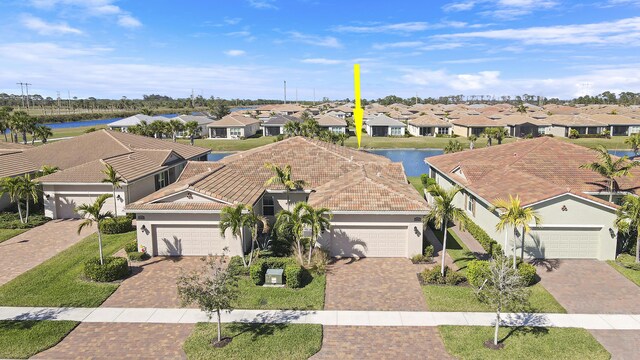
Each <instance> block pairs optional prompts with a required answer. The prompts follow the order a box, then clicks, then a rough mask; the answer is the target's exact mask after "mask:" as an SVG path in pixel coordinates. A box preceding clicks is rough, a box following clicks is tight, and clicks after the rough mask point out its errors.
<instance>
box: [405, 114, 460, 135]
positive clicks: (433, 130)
mask: <svg viewBox="0 0 640 360" xmlns="http://www.w3.org/2000/svg"><path fill="white" fill-rule="evenodd" d="M407 124H408V127H407V130H408V131H409V134H411V135H413V136H437V135H451V128H452V126H451V124H450V123H449V122H448V121H445V120H442V119H441V118H439V117H437V116H435V115H434V114H424V115H422V116H419V117H417V118H415V119H411V120H409V121H408V122H407Z"/></svg>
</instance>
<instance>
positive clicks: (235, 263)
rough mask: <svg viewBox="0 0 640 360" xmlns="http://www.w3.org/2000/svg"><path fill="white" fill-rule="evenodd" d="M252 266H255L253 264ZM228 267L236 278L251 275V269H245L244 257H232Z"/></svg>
mask: <svg viewBox="0 0 640 360" xmlns="http://www.w3.org/2000/svg"><path fill="white" fill-rule="evenodd" d="M251 265H252V266H253V264H251ZM227 266H228V269H229V272H231V273H232V274H233V275H234V276H241V275H245V276H246V275H249V269H247V268H245V267H244V264H242V257H240V256H238V255H236V256H232V257H231V259H230V260H229V264H228V265H227Z"/></svg>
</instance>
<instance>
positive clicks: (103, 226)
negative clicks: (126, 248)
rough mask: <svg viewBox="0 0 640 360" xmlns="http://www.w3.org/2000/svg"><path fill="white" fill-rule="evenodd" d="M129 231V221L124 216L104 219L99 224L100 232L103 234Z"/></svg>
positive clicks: (130, 227)
mask: <svg viewBox="0 0 640 360" xmlns="http://www.w3.org/2000/svg"><path fill="white" fill-rule="evenodd" d="M131 229H132V225H131V219H130V218H128V217H126V216H118V217H117V218H113V219H106V220H104V221H102V222H101V223H100V231H101V232H102V233H103V234H122V233H126V232H129V231H131Z"/></svg>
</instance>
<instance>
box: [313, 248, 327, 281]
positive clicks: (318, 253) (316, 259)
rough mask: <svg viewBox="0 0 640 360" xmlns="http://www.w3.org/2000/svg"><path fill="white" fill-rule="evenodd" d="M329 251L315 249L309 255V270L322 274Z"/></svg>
mask: <svg viewBox="0 0 640 360" xmlns="http://www.w3.org/2000/svg"><path fill="white" fill-rule="evenodd" d="M329 258H330V256H329V252H328V251H327V250H324V249H320V248H318V249H316V250H315V251H314V252H313V256H312V257H311V271H313V272H314V273H315V274H317V275H324V274H325V273H326V272H327V265H328V264H329Z"/></svg>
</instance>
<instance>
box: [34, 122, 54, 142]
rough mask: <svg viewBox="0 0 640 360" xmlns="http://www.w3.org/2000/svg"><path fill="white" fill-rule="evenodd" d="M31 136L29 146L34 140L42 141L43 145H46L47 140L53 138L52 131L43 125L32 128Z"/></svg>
mask: <svg viewBox="0 0 640 360" xmlns="http://www.w3.org/2000/svg"><path fill="white" fill-rule="evenodd" d="M32 135H33V136H32V137H31V145H33V144H34V142H35V141H36V139H40V140H42V143H43V144H46V143H47V139H48V138H49V137H51V136H53V131H52V130H51V128H50V127H48V126H44V125H36V126H35V127H34V128H33V134H32Z"/></svg>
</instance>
